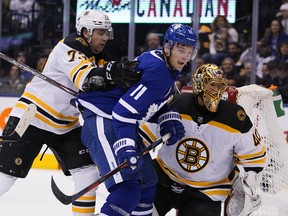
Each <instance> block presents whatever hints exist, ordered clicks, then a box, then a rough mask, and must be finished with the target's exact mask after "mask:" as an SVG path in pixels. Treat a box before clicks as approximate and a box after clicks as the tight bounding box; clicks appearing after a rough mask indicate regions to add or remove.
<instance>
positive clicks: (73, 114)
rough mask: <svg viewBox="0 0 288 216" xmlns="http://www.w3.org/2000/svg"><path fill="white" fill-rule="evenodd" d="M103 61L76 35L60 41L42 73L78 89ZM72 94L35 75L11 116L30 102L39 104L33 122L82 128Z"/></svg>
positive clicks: (56, 130) (59, 130)
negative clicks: (71, 101)
mask: <svg viewBox="0 0 288 216" xmlns="http://www.w3.org/2000/svg"><path fill="white" fill-rule="evenodd" d="M99 62H100V64H101V63H102V64H103V62H104V61H103V59H102V60H101V59H99V56H95V54H94V53H93V52H92V49H91V47H90V45H89V44H88V43H87V41H86V40H84V39H83V38H82V37H80V36H79V35H77V34H71V35H69V36H68V37H66V38H64V39H63V40H61V41H60V42H59V43H58V44H57V45H56V46H55V47H54V49H53V51H52V52H51V53H50V55H49V58H48V60H47V62H46V65H45V67H44V70H43V74H44V75H45V76H47V77H49V78H51V79H53V80H55V81H56V82H58V83H61V84H62V85H64V86H66V87H68V88H70V89H72V90H74V91H76V92H78V91H79V90H82V89H81V87H82V84H83V82H84V79H85V77H86V76H87V75H88V74H89V72H90V71H91V70H92V69H93V68H95V67H97V65H98V63H99ZM72 98H74V97H73V95H70V94H69V93H67V92H65V91H63V90H61V89H59V88H57V87H56V86H54V85H52V84H50V83H48V82H46V81H45V80H42V79H40V78H38V77H34V78H33V79H32V81H31V82H30V83H28V84H27V86H26V88H25V91H24V93H23V94H22V96H21V97H20V99H19V100H18V102H17V104H16V105H15V106H14V108H13V110H12V112H11V116H16V117H19V118H20V117H21V116H22V113H23V111H24V109H25V108H26V107H27V105H28V104H30V103H34V104H36V105H37V113H36V115H35V118H34V119H33V121H32V122H31V125H34V126H36V127H38V128H40V129H43V130H47V131H50V132H53V133H56V134H63V133H66V132H68V131H71V130H72V129H74V128H76V127H79V126H80V125H79V121H78V117H79V112H78V110H77V109H76V108H75V107H73V106H72V105H71V104H70V100H71V99H72Z"/></svg>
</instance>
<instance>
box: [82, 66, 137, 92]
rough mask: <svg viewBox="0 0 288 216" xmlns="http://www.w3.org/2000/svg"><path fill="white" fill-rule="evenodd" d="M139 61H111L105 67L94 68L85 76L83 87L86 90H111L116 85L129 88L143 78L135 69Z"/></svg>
mask: <svg viewBox="0 0 288 216" xmlns="http://www.w3.org/2000/svg"><path fill="white" fill-rule="evenodd" d="M138 63H139V62H138V61H125V62H118V61H111V62H108V63H106V64H105V65H104V67H103V68H94V69H93V70H91V72H90V73H89V74H88V76H87V77H86V78H85V80H84V83H83V85H82V89H83V91H84V92H87V91H91V90H111V89H112V88H114V87H115V86H116V85H120V86H122V87H123V88H125V89H128V88H130V87H131V86H132V85H134V84H135V83H137V82H139V80H140V79H141V76H142V74H141V73H140V72H139V71H136V70H135V68H136V67H137V65H138Z"/></svg>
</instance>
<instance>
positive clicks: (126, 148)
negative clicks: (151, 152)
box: [113, 138, 143, 174]
mask: <svg viewBox="0 0 288 216" xmlns="http://www.w3.org/2000/svg"><path fill="white" fill-rule="evenodd" d="M113 149H114V153H115V155H116V156H117V159H118V163H119V164H122V163H124V162H126V161H127V162H128V167H126V168H125V169H123V172H126V173H128V174H133V173H135V172H137V171H138V169H139V167H140V166H141V165H142V163H143V159H142V158H139V157H138V155H137V149H136V146H135V141H134V140H132V139H130V138H123V139H120V140H118V141H117V142H115V143H114V145H113Z"/></svg>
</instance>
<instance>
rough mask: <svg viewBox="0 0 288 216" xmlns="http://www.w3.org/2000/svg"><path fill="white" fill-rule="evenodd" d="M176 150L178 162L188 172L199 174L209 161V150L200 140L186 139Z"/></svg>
mask: <svg viewBox="0 0 288 216" xmlns="http://www.w3.org/2000/svg"><path fill="white" fill-rule="evenodd" d="M176 150H177V151H176V158H177V161H178V163H179V165H180V166H181V167H182V169H183V170H185V171H186V172H191V173H193V172H198V171H200V170H201V169H203V168H204V167H205V166H206V165H207V163H208V161H209V150H208V148H207V146H206V145H205V143H204V142H202V141H201V140H199V139H195V138H189V139H185V140H183V141H181V142H180V143H179V144H178V146H177V149H176Z"/></svg>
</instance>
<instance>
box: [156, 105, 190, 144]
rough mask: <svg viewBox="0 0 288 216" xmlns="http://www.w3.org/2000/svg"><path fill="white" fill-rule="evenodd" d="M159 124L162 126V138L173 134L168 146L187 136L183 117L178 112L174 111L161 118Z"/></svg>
mask: <svg viewBox="0 0 288 216" xmlns="http://www.w3.org/2000/svg"><path fill="white" fill-rule="evenodd" d="M158 124H159V126H160V135H161V136H164V135H165V134H167V133H170V134H171V137H170V138H169V139H168V140H167V142H166V145H173V144H175V143H176V142H177V141H179V140H181V138H183V137H184V135H185V129H184V126H183V124H182V121H181V116H180V114H179V113H178V112H176V111H173V110H172V111H169V112H167V113H164V114H162V115H161V116H159V118H158Z"/></svg>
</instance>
